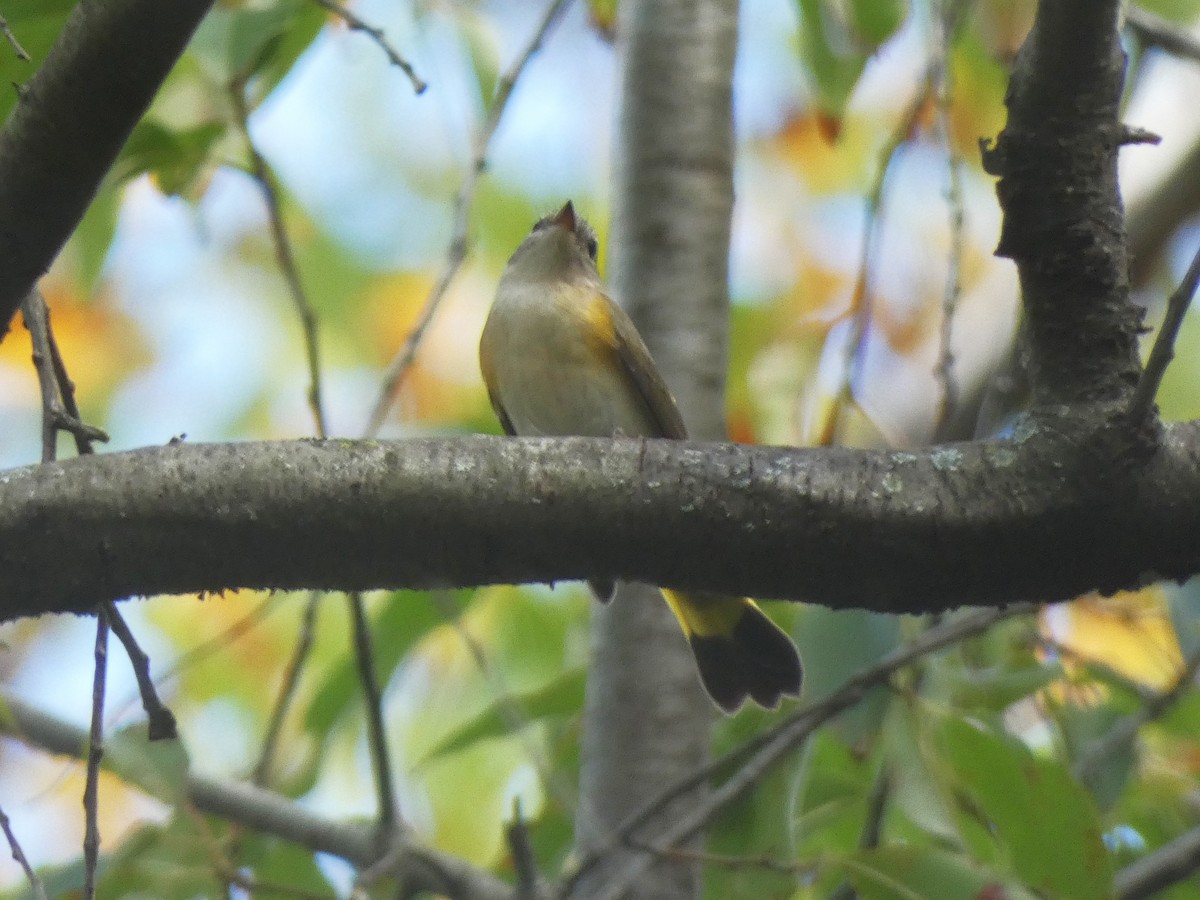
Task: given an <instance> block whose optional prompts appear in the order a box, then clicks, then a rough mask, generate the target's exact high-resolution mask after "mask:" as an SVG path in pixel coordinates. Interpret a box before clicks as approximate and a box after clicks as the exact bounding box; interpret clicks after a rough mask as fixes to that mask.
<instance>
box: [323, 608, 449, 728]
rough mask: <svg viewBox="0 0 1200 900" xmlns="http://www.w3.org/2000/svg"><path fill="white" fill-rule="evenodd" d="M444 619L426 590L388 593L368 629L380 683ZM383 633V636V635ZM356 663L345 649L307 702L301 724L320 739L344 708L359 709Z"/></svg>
mask: <svg viewBox="0 0 1200 900" xmlns="http://www.w3.org/2000/svg"><path fill="white" fill-rule="evenodd" d="M443 621H444V618H443V616H442V614H441V613H440V612H439V611H438V608H437V606H436V605H435V604H434V603H433V601H432V600H431V599H430V597H429V596H428V595H427V594H424V593H422V592H420V591H397V592H396V593H394V594H392V595H391V596H389V597H388V598H387V600H386V602H385V603H384V604H383V606H382V608H381V609H379V610H378V612H377V613H376V614H375V615H374V616H373V617H372V624H371V632H372V634H375V635H377V636H379V637H378V639H377V640H376V641H375V646H374V650H375V672H376V675H377V676H378V677H379V679H380V683H386V681H387V679H388V678H389V677H390V676H391V673H392V671H393V670H394V669H395V668H396V666H397V665H398V664H399V662H400V660H401V659H402V658H403V657H404V655H405V654H406V653H408V651H409V650H410V649H412V647H413V646H414V645H415V644H416V643H417V641H419V640H420V639H421V638H422V637H423V636H424V635H425V634H426V633H427V632H428V631H429V630H430V629H431V628H434V627H436V626H438V625H440V624H442V622H443ZM385 636H386V637H385ZM361 696H362V695H361V688H360V685H359V679H358V664H357V663H356V662H355V660H354V658H353V656H352V655H351V654H350V653H347V654H346V655H345V656H344V657H343V658H342V659H341V660H340V661H339V662H338V664H337V665H335V666H334V667H333V668H332V669H331V670H330V671H329V672H328V673H327V674H326V676H325V679H324V681H323V683H322V684H321V686H320V688H319V689H318V690H317V693H316V696H315V697H314V698H313V701H312V703H311V704H309V707H308V710H307V712H306V714H305V717H304V727H305V728H307V729H308V730H309V731H310V732H311V733H312V734H313V735H314V736H316V737H317V738H318V739H319V740H323V739H324V738H325V736H326V735H328V734H329V732H330V731H331V730H332V729H333V727H334V725H335V724H336V723H337V722H338V720H339V719H341V718H342V716H344V715H345V714H346V713H347V712H349V711H351V710H355V709H358V702H359V700H360V698H361Z"/></svg>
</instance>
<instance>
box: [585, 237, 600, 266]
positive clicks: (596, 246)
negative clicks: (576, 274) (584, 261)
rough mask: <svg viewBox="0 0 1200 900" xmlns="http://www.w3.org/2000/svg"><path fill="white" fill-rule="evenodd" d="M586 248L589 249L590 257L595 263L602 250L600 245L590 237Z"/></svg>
mask: <svg viewBox="0 0 1200 900" xmlns="http://www.w3.org/2000/svg"><path fill="white" fill-rule="evenodd" d="M584 246H585V247H587V252H588V256H590V257H591V258H592V262H595V261H596V252H597V251H598V250H599V249H600V245H599V244H598V243H597V242H596V239H595V238H594V237H589V238H588V239H587V241H586V243H585V244H584Z"/></svg>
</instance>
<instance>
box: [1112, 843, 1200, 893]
mask: <svg viewBox="0 0 1200 900" xmlns="http://www.w3.org/2000/svg"><path fill="white" fill-rule="evenodd" d="M1197 869H1200V827H1197V828H1192V829H1191V830H1190V831H1185V832H1184V833H1183V834H1181V835H1180V836H1179V837H1177V838H1175V840H1173V841H1171V842H1170V843H1169V844H1164V845H1163V846H1162V847H1159V848H1158V849H1157V850H1155V851H1154V852H1153V853H1151V854H1149V855H1148V856H1144V857H1142V858H1141V859H1139V860H1138V861H1137V862H1135V863H1130V864H1129V865H1128V866H1126V867H1125V868H1124V869H1122V870H1121V871H1120V872H1118V873H1117V878H1116V885H1115V886H1116V895H1117V897H1118V898H1119V900H1142V898H1144V897H1156V896H1158V895H1159V893H1160V892H1161V891H1162V890H1163V888H1166V887H1169V886H1170V885H1172V884H1175V883H1177V882H1180V881H1183V880H1184V879H1185V878H1188V877H1189V876H1191V875H1192V874H1193V873H1194V872H1195V871H1196V870H1197Z"/></svg>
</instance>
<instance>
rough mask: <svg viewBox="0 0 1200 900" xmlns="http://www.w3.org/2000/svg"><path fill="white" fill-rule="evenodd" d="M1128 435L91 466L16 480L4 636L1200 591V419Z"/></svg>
mask: <svg viewBox="0 0 1200 900" xmlns="http://www.w3.org/2000/svg"><path fill="white" fill-rule="evenodd" d="M1122 421H1123V419H1122ZM1118 424H1119V423H1112V424H1110V423H1109V422H1104V423H1101V424H1099V425H1095V426H1088V427H1086V428H1085V427H1082V425H1081V423H1072V422H1071V421H1069V420H1063V421H1060V422H1057V423H1056V425H1057V427H1056V428H1055V429H1049V428H1045V427H1040V428H1039V427H1034V426H1031V425H1030V426H1026V427H1024V428H1023V429H1022V431H1021V436H1020V439H1018V440H1013V441H989V442H976V443H968V444H957V445H949V446H941V447H933V448H930V449H928V450H924V451H919V452H908V451H906V452H899V451H897V452H885V451H869V450H856V449H850V448H821V449H787V448H779V447H751V446H744V445H735V444H717V443H710V444H701V443H692V442H686V441H649V440H648V441H639V440H626V439H620V440H604V439H594V438H559V439H553V438H497V437H488V436H472V437H459V438H448V439H414V440H407V441H373V442H354V441H341V440H339V441H325V442H322V441H295V442H287V441H281V442H261V443H249V442H248V443H240V444H175V445H169V446H166V447H151V448H146V449H142V450H137V451H131V452H127V453H111V454H104V455H102V456H89V457H80V458H78V459H74V460H68V461H65V462H57V463H47V464H43V465H38V466H31V467H26V468H22V469H13V470H9V471H6V472H4V473H0V598H2V600H0V618H4V619H10V618H14V617H17V616H21V615H36V614H38V613H42V612H49V611H64V610H74V611H80V612H84V613H87V612H89V611H90V610H92V609H93V608H94V606H95V604H96V603H98V602H100V601H101V600H112V599H121V598H124V597H128V596H133V595H138V594H155V593H189V592H195V591H202V590H213V591H218V590H221V589H224V588H229V587H234V586H241V587H273V588H281V589H293V588H298V589H330V590H336V589H339V588H340V589H346V590H370V589H378V588H395V587H402V586H409V587H435V586H436V587H447V586H454V585H458V586H468V585H478V584H484V583H497V582H499V583H510V584H515V583H522V582H530V581H553V580H559V579H571V578H604V577H607V578H622V579H629V580H635V581H645V582H649V583H653V584H664V585H667V586H673V587H678V588H680V589H685V590H686V589H710V590H720V591H726V592H730V591H732V592H744V593H748V594H752V595H754V596H759V597H785V598H796V599H812V600H817V601H819V602H821V603H823V604H826V605H831V606H835V607H840V606H861V607H864V608H869V609H875V610H880V611H888V612H914V611H921V612H930V611H935V610H936V609H948V608H953V607H956V606H959V605H962V604H965V603H974V604H994V603H998V602H1006V601H1012V600H1018V599H1027V598H1030V597H1034V598H1038V599H1040V600H1046V601H1050V600H1060V599H1063V598H1066V597H1072V596H1076V595H1078V594H1081V593H1084V592H1086V591H1088V590H1091V589H1098V590H1100V591H1101V592H1112V591H1115V590H1119V589H1122V588H1126V587H1130V586H1134V585H1138V584H1140V583H1141V582H1142V581H1143V579H1144V578H1145V577H1146V575H1147V573H1153V574H1154V576H1155V577H1157V578H1185V577H1188V576H1190V575H1192V574H1193V573H1196V572H1198V571H1200V546H1198V545H1197V543H1196V541H1195V540H1194V538H1193V536H1194V535H1195V534H1197V533H1200V504H1195V503H1181V502H1180V498H1181V497H1196V496H1200V423H1192V424H1168V425H1165V426H1164V428H1163V435H1162V448H1161V449H1160V450H1159V451H1157V452H1156V453H1154V454H1153V455H1152V456H1150V457H1148V458H1145V459H1142V458H1139V457H1136V456H1135V457H1132V458H1131V457H1130V456H1129V455H1128V453H1127V452H1126V448H1127V446H1128V445H1127V444H1126V443H1123V442H1122V441H1121V440H1118V439H1117V438H1118V436H1119V434H1120V429H1119V428H1118V427H1117V425H1118ZM1110 454H1111V455H1112V457H1113V458H1112V461H1111V462H1108V461H1107V460H1108V459H1109V455H1110ZM231 472H236V473H237V477H236V478H231V477H230V473H231ZM31 529H35V530H36V531H37V533H38V535H39V540H37V541H30V540H29V539H28V537H29V533H30V530H31ZM397 546H403V547H404V548H405V552H404V553H397V552H396V547H397ZM181 551H183V552H181ZM864 559H870V560H872V565H869V566H864V565H863V564H862V561H863V560H864ZM947 559H952V560H954V563H955V564H954V565H946V564H945V561H946V560H947Z"/></svg>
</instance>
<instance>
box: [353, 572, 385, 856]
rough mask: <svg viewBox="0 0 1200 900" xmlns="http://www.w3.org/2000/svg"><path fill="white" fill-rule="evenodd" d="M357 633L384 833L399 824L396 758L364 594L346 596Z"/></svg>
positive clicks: (357, 656)
mask: <svg viewBox="0 0 1200 900" xmlns="http://www.w3.org/2000/svg"><path fill="white" fill-rule="evenodd" d="M346 600H347V602H348V604H349V606H350V619H351V624H352V626H353V633H354V661H355V662H356V663H357V664H358V679H359V682H360V683H361V684H362V689H363V700H364V703H365V705H366V712H367V739H368V740H367V743H368V746H369V747H370V750H371V769H372V771H373V772H374V773H375V791H376V794H377V797H378V804H379V811H378V815H379V828H380V831H381V832H382V833H384V834H387V833H389V832H391V831H392V830H393V829H394V828H395V827H396V819H397V815H396V792H395V789H394V788H393V786H392V757H391V754H390V753H389V752H388V741H387V729H386V728H384V726H383V692H382V691H380V689H379V676H378V675H377V674H376V673H375V652H374V650H373V648H372V644H371V626H370V624H369V623H368V622H367V612H366V608H365V607H364V606H363V599H362V594H360V593H357V592H351V593H350V594H348V595H347V596H346Z"/></svg>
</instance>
